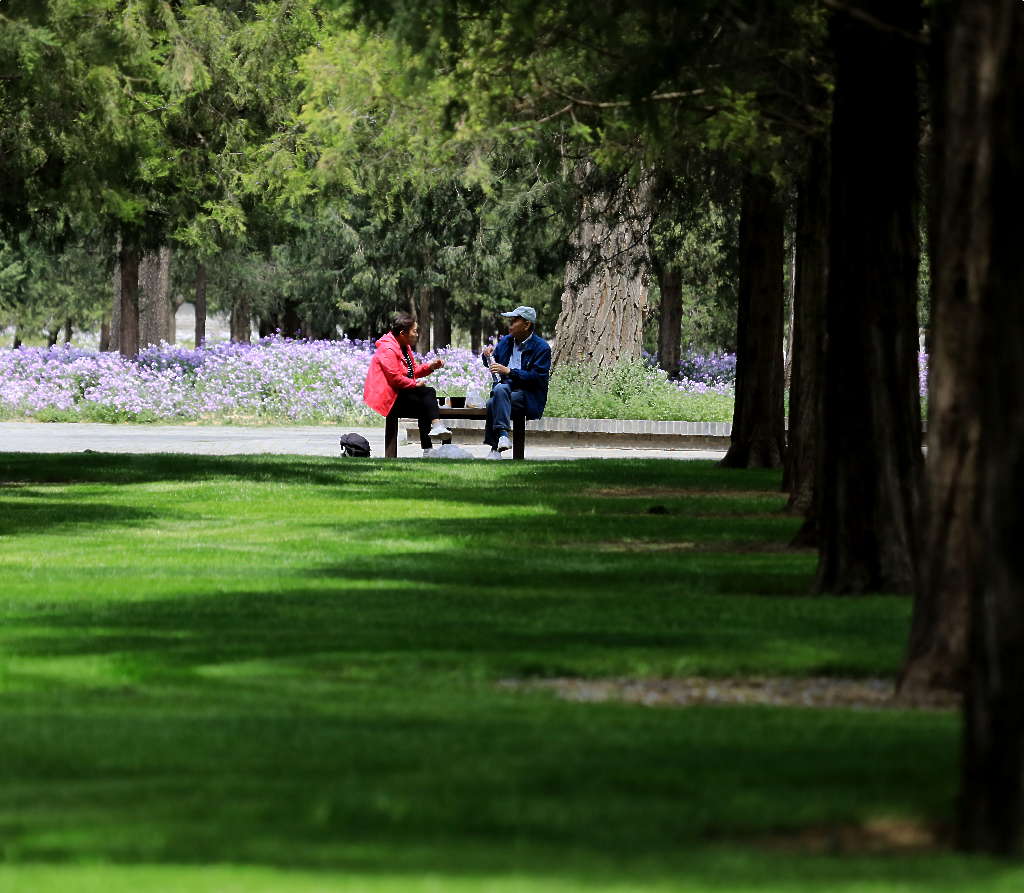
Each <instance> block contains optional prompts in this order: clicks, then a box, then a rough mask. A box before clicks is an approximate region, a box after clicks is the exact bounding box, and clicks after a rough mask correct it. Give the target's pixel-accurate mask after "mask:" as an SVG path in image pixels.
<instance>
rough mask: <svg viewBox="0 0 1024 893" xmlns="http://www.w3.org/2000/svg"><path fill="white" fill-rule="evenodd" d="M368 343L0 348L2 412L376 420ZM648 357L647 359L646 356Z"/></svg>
mask: <svg viewBox="0 0 1024 893" xmlns="http://www.w3.org/2000/svg"><path fill="white" fill-rule="evenodd" d="M372 352H373V342H370V341H293V340H290V339H287V338H280V337H277V336H272V337H270V338H264V339H263V340H262V341H259V342H257V343H256V344H252V345H249V344H231V343H221V344H213V345H209V346H205V347H202V348H200V349H199V350H187V349H184V348H179V347H172V346H170V345H166V344H165V345H161V346H160V347H149V348H146V349H145V350H143V351H142V352H140V353H139V356H138V357H137V358H136V359H135V360H134V361H129V360H124V359H123V358H121V357H120V356H119V355H118V354H116V353H99V352H97V351H89V350H82V349H79V348H73V347H66V346H56V347H52V348H49V349H46V348H19V349H18V350H5V351H0V417H5V418H39V419H53V420H68V421H72V420H76V419H81V420H83V421H112V422H113V421H161V420H168V421H170V420H205V421H255V422H270V421H279V422H280V421H291V422H303V423H316V422H321V421H340V420H343V419H344V420H347V421H351V422H362V423H364V424H365V423H373V422H379V421H380V416H378V415H377V414H376V413H374V412H373V411H372V410H370V409H369V408H367V407H366V406H365V405H364V404H363V382H364V381H365V379H366V369H367V366H368V364H369V362H370V357H371V355H372ZM434 356H441V357H443V358H444V360H445V363H446V366H445V368H443V369H440V370H438V371H437V372H435V373H434V374H433V375H432V376H430V378H429V379H428V382H429V383H430V384H431V385H432V386H433V387H434V388H435V389H436V390H437V392H438V394H447V395H464V394H466V393H467V392H468V393H472V392H474V391H476V392H479V393H483V394H486V393H487V391H488V390H489V388H490V376H489V374H488V373H487V371H486V369H485V368H484V367H483V364H482V363H480V360H479V358H478V357H477V356H475V355H474V354H473V353H472V352H470V351H469V350H465V349H463V348H445V349H443V350H439V351H434V352H431V353H429V354H427V355H426V358H428V359H429V358H432V357H434ZM645 359H646V361H647V362H648V363H651V360H652V359H653V358H651V357H650V356H648V357H645ZM918 368H919V381H920V392H921V396H922V397H927V393H928V355H927V354H924V353H922V354H920V355H919V357H918ZM680 372H681V374H682V378H680V379H679V380H677V381H674V382H672V384H673V385H674V386H675V387H676V388H678V389H679V390H680V391H682V392H685V393H687V394H694V395H700V394H721V395H727V396H731V395H732V394H733V392H734V390H735V380H736V357H735V355H734V354H709V355H707V356H703V355H698V354H689V355H687V356H686V357H684V359H683V360H682V362H681V363H680Z"/></svg>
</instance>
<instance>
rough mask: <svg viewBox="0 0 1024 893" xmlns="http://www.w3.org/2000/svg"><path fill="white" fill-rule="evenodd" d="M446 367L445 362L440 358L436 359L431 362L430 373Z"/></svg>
mask: <svg viewBox="0 0 1024 893" xmlns="http://www.w3.org/2000/svg"><path fill="white" fill-rule="evenodd" d="M443 366H444V360H442V359H441V358H440V357H435V358H434V359H432V360H431V361H430V371H431V372H433V371H434V370H435V369H441V368H442V367H443Z"/></svg>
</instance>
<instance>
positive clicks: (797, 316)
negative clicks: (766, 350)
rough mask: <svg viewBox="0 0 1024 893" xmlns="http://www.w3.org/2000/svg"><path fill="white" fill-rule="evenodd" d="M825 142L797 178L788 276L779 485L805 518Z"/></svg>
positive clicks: (819, 367)
mask: <svg viewBox="0 0 1024 893" xmlns="http://www.w3.org/2000/svg"><path fill="white" fill-rule="evenodd" d="M828 177H829V168H828V144H827V142H826V141H825V139H824V138H822V139H816V140H814V141H813V142H812V144H811V146H810V151H809V152H808V158H807V167H806V169H805V170H804V172H803V175H802V177H801V179H800V184H799V188H798V193H797V208H796V239H795V242H796V271H795V274H794V277H793V280H794V289H793V347H792V357H793V360H792V369H791V374H790V381H789V438H788V443H787V450H786V472H785V475H784V479H783V485H782V486H783V489H784V490H785V491H786V492H788V493H789V499H788V501H787V503H786V510H787V511H789V512H792V513H794V514H801V515H805V516H807V515H808V513H809V512H810V510H811V506H812V505H813V504H814V499H815V487H816V476H817V469H818V466H819V463H818V448H819V446H820V443H821V438H820V437H819V433H818V430H819V426H820V424H821V399H822V392H823V388H824V374H825V292H826V289H827V288H828V190H829V179H828Z"/></svg>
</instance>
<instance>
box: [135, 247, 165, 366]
mask: <svg viewBox="0 0 1024 893" xmlns="http://www.w3.org/2000/svg"><path fill="white" fill-rule="evenodd" d="M170 273H171V249H170V248H169V247H166V246H164V247H162V248H160V249H159V250H158V251H149V252H147V253H146V254H145V255H143V257H142V261H141V263H140V264H139V285H140V294H139V341H140V343H141V344H142V345H144V346H148V345H150V344H159V343H160V342H161V341H167V332H168V329H169V327H170V325H169V318H170V315H171V299H170V288H171V276H170Z"/></svg>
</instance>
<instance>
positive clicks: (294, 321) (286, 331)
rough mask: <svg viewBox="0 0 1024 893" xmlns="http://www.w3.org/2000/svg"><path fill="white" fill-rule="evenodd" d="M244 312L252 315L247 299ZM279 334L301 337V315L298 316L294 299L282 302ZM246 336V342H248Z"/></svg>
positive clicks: (288, 336)
mask: <svg viewBox="0 0 1024 893" xmlns="http://www.w3.org/2000/svg"><path fill="white" fill-rule="evenodd" d="M245 312H246V314H247V315H248V316H251V315H252V310H251V309H250V305H249V300H248V298H246V300H245ZM280 329H281V335H282V336H283V337H285V338H301V337H302V335H303V332H302V317H300V316H299V309H298V306H297V305H296V303H295V302H294V301H289V300H286V301H285V302H284V312H283V313H282V314H281V326H280ZM248 340H249V339H248V338H247V339H246V342H248Z"/></svg>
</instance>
